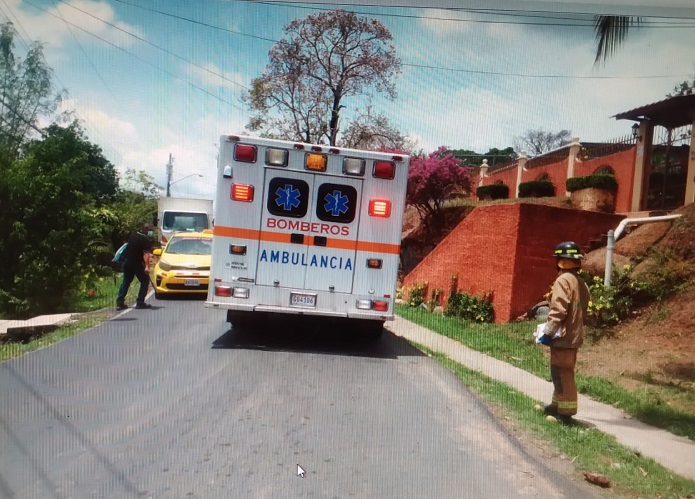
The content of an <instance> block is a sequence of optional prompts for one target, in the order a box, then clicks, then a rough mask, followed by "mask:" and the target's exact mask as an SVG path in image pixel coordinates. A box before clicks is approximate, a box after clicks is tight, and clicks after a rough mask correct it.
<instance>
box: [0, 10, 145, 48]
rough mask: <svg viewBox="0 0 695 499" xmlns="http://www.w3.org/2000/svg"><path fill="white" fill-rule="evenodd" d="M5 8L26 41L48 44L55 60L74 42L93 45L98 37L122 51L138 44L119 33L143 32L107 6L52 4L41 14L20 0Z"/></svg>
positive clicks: (139, 34)
mask: <svg viewBox="0 0 695 499" xmlns="http://www.w3.org/2000/svg"><path fill="white" fill-rule="evenodd" d="M5 5H6V10H8V11H9V12H10V17H9V18H10V20H11V21H13V22H14V23H15V24H16V28H17V29H18V31H19V33H20V34H21V36H22V37H23V38H24V37H25V34H26V35H27V36H29V38H30V39H31V40H41V41H42V42H44V43H46V45H47V49H48V53H51V54H52V55H53V56H55V54H54V53H53V52H54V50H55V49H56V48H60V47H63V46H65V45H66V43H68V42H71V41H72V40H73V38H74V39H77V40H78V41H79V42H80V43H94V42H95V41H96V38H95V37H99V38H102V39H104V40H106V41H108V42H110V43H113V44H116V45H118V46H121V47H123V46H129V45H132V44H133V43H135V42H136V40H135V38H133V37H132V36H129V35H127V34H126V33H123V32H122V31H120V30H124V31H128V32H131V33H134V34H136V35H138V36H142V31H141V30H140V28H138V27H136V26H132V25H128V24H126V23H123V22H120V21H118V20H117V19H116V13H115V11H114V10H113V8H112V7H111V5H109V4H108V3H106V2H99V1H93V0H71V1H69V2H56V3H55V4H49V5H47V6H46V7H42V8H41V10H37V9H34V8H33V7H31V8H30V7H23V6H22V5H21V0H8V1H7V2H6V3H5ZM106 23H110V24H112V25H113V26H110V25H108V24H106ZM114 26H115V27H114ZM80 28H81V29H80ZM92 35H94V36H92Z"/></svg>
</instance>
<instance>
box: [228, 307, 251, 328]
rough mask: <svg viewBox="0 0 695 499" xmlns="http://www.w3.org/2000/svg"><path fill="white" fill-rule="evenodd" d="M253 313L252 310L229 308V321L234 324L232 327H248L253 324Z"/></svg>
mask: <svg viewBox="0 0 695 499" xmlns="http://www.w3.org/2000/svg"><path fill="white" fill-rule="evenodd" d="M251 314H252V312H241V311H239V310H227V322H229V323H230V324H231V325H232V329H246V328H247V327H249V326H250V325H251V317H252V316H251Z"/></svg>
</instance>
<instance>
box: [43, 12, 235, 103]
mask: <svg viewBox="0 0 695 499" xmlns="http://www.w3.org/2000/svg"><path fill="white" fill-rule="evenodd" d="M54 1H55V0H54ZM59 1H60V2H61V3H63V4H65V5H67V6H68V7H70V8H73V9H75V10H77V11H79V12H82V13H83V14H86V15H88V16H90V17H91V18H93V19H96V20H98V21H101V22H102V23H104V24H106V25H108V26H111V27H112V28H114V29H117V30H118V31H121V32H123V33H125V34H127V35H129V36H132V37H133V38H135V39H137V40H140V41H142V42H145V43H146V44H148V45H150V46H152V47H154V48H156V49H158V50H161V51H162V52H164V53H166V54H169V55H171V56H173V57H176V58H177V59H180V60H182V61H184V62H186V63H188V64H191V65H193V66H195V67H197V68H198V69H201V70H203V71H206V72H208V73H210V74H212V75H215V76H217V77H218V78H220V79H222V80H224V81H226V82H229V83H232V84H234V85H236V86H238V87H241V88H243V89H244V90H248V88H247V87H245V86H244V85H242V84H241V83H239V82H236V81H234V80H231V79H229V78H227V77H226V76H224V75H223V74H220V73H218V72H217V71H213V70H211V69H208V68H205V67H203V66H201V65H199V64H196V63H195V62H193V61H190V60H188V59H186V58H185V57H182V56H180V55H178V54H176V53H174V52H172V51H171V50H168V49H165V48H164V47H162V46H160V45H157V44H156V43H152V42H150V41H149V40H147V39H146V38H143V37H141V36H138V35H136V34H135V33H131V32H130V31H128V30H125V29H123V28H121V27H120V26H117V25H115V24H113V23H110V22H109V21H106V20H105V19H102V18H101V17H99V16H95V15H94V14H92V13H90V12H87V11H86V10H83V9H80V8H79V7H75V6H74V5H71V4H69V3H66V2H65V1H64V0H59Z"/></svg>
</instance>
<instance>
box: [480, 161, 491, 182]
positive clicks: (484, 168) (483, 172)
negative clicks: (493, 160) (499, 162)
mask: <svg viewBox="0 0 695 499" xmlns="http://www.w3.org/2000/svg"><path fill="white" fill-rule="evenodd" d="M488 168H490V165H488V164H487V159H484V160H483V164H482V165H480V181H479V182H478V187H482V186H483V183H484V181H485V177H487V170H488Z"/></svg>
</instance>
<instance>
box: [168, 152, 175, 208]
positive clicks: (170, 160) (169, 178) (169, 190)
mask: <svg viewBox="0 0 695 499" xmlns="http://www.w3.org/2000/svg"><path fill="white" fill-rule="evenodd" d="M173 169H174V158H172V157H171V153H169V162H168V163H167V170H166V171H167V194H166V197H168V198H169V197H171V172H172V170H173Z"/></svg>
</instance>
